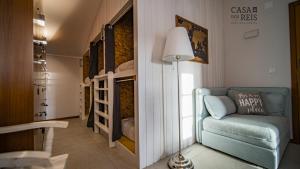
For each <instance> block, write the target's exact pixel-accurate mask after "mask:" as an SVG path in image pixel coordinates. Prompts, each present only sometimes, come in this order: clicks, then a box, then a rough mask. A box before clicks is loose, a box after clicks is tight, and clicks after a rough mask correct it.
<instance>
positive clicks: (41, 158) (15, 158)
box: [0, 151, 51, 168]
mask: <svg viewBox="0 0 300 169" xmlns="http://www.w3.org/2000/svg"><path fill="white" fill-rule="evenodd" d="M49 158H50V153H49V152H43V151H18V152H9V153H1V154H0V168H4V167H7V168H14V167H15V168H18V167H26V166H32V165H39V166H41V165H42V166H45V167H48V166H51V163H50V161H49Z"/></svg>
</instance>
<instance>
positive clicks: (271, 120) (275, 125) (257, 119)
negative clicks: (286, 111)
mask: <svg viewBox="0 0 300 169" xmlns="http://www.w3.org/2000/svg"><path fill="white" fill-rule="evenodd" d="M203 128H204V130H205V131H208V132H211V133H215V134H218V135H222V136H226V137H229V138H232V139H235V140H239V141H243V142H247V143H249V144H253V145H257V146H260V147H264V148H268V149H276V148H277V146H278V145H279V143H280V140H281V139H283V138H285V137H287V138H289V123H288V119H287V118H285V117H281V116H259V115H240V114H232V115H229V116H226V117H224V118H223V119H222V120H216V119H214V118H212V117H207V118H205V119H204V121H203Z"/></svg>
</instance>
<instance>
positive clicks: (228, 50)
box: [224, 0, 291, 87]
mask: <svg viewBox="0 0 300 169" xmlns="http://www.w3.org/2000/svg"><path fill="white" fill-rule="evenodd" d="M289 2H290V0H252V1H248V0H224V35H225V85H226V86H275V87H290V86H291V72H290V45H289V14H288V3H289ZM249 4H251V5H254V4H256V5H257V6H258V9H259V11H258V23H257V24H231V20H230V8H231V7H233V6H247V5H249ZM265 5H266V6H269V7H267V8H265ZM252 29H259V32H260V33H259V36H258V37H257V38H253V39H248V40H245V39H244V38H243V34H244V32H246V31H249V30H252Z"/></svg>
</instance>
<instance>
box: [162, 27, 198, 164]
mask: <svg viewBox="0 0 300 169" xmlns="http://www.w3.org/2000/svg"><path fill="white" fill-rule="evenodd" d="M193 58H194V53H193V50H192V46H191V41H190V39H189V37H188V34H187V31H186V29H185V28H183V27H175V28H173V29H171V30H170V31H169V33H168V35H167V40H166V45H165V49H164V54H163V58H162V60H164V61H166V62H176V64H177V85H178V86H177V91H178V100H177V102H178V124H179V125H178V126H179V152H178V153H177V154H176V155H175V156H173V157H172V158H170V160H169V162H168V166H169V168H172V169H193V168H194V165H193V163H192V161H191V160H189V159H187V158H185V157H184V156H183V155H182V154H181V120H180V118H181V114H180V90H179V87H180V86H179V85H180V83H179V64H178V63H179V61H188V60H192V59H193Z"/></svg>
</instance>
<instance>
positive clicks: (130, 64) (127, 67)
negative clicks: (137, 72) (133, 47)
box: [115, 60, 134, 73]
mask: <svg viewBox="0 0 300 169" xmlns="http://www.w3.org/2000/svg"><path fill="white" fill-rule="evenodd" d="M130 69H134V62H133V60H130V61H128V62H124V63H122V64H120V65H119V66H118V67H117V68H116V70H115V72H116V73H118V72H122V71H125V70H130Z"/></svg>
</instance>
